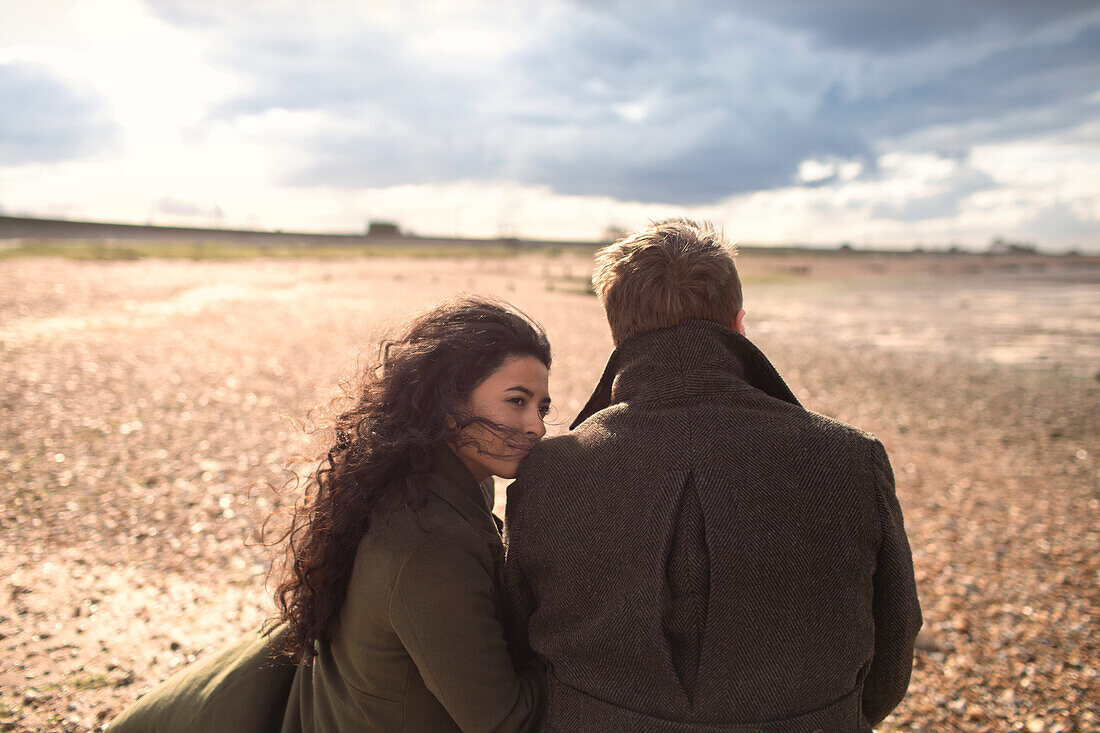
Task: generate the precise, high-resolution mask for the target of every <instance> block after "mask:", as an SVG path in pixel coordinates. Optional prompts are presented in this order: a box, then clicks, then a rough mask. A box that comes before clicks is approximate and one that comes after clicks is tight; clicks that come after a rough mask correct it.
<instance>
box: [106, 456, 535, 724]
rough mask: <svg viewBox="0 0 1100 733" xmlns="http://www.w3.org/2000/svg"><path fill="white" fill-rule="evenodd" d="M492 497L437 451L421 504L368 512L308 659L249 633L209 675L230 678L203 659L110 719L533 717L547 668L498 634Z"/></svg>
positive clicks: (498, 572)
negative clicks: (294, 659)
mask: <svg viewBox="0 0 1100 733" xmlns="http://www.w3.org/2000/svg"><path fill="white" fill-rule="evenodd" d="M491 506H492V496H491V493H489V492H487V491H486V490H485V489H484V488H483V487H482V486H480V485H479V484H478V483H477V482H476V481H475V480H474V477H473V476H472V475H471V474H470V472H469V471H468V470H467V469H466V468H465V466H463V465H462V463H461V462H460V461H459V460H458V459H457V458H456V457H455V455H454V454H453V453H451V451H449V450H446V449H443V450H441V451H439V452H438V454H437V465H436V470H435V471H434V472H433V474H432V475H431V477H430V481H429V493H428V500H427V503H426V504H425V506H423V507H422V508H421V509H419V510H418V511H416V512H412V511H409V510H408V509H406V508H397V509H391V510H385V511H382V512H379V513H377V514H376V515H375V516H374V517H372V520H371V530H370V532H369V533H368V534H367V535H366V537H364V539H363V540H362V542H361V543H360V545H359V549H358V553H357V555H356V559H355V567H354V569H353V571H352V576H351V579H350V581H349V583H348V593H347V598H346V599H345V601H344V606H343V608H342V610H341V612H340V616H339V618H338V619H337V620H336V622H335V623H334V624H333V626H332V629H331V637H330V639H329V641H327V642H325V643H321V644H320V645H319V647H318V654H317V656H316V657H315V658H314V660H313V661H312V663H311V664H310V665H298V666H296V667H294V666H290V665H283V672H282V673H281V676H279V675H280V673H278V672H277V671H273V670H272V669H271V667H272V664H277V663H271V662H270V661H269V662H268V663H267V664H266V665H263V664H258V662H262V661H263V654H258V653H256V649H255V648H254V647H255V644H254V643H253V648H252V649H251V652H246V653H243V654H242V653H238V654H237V655H236V658H243V659H238V661H243V662H244V666H245V668H244V669H241V668H239V667H238V668H237V669H235V670H234V671H233V673H232V674H230V675H226V674H225V673H224V672H221V673H220V677H218V680H215V682H218V681H220V682H225V680H224V679H222V678H225V677H227V676H228V678H229V682H230V683H231V687H232V689H230V690H228V691H226V690H225V689H224V688H225V687H226V685H225V684H221V685H220V686H219V684H215V683H212V682H211V681H210V678H211V676H212V675H211V670H210V669H209V667H210V665H209V664H208V665H207V669H206V670H200V672H196V673H201V674H204V675H205V678H204V680H203V682H202V683H201V684H197V683H193V682H192V683H191V684H187V683H186V682H185V683H184V684H181V683H180V682H179V681H178V680H179V679H182V678H186V677H187V676H188V674H189V673H191V672H192V670H191V669H190V668H189V669H188V670H185V671H184V672H183V673H181V674H180V675H177V677H175V678H172V679H171V680H169V681H168V682H167V683H165V685H162V686H161V687H159V688H157V689H155V690H154V691H153V692H151V693H150V694H149V695H147V696H146V697H144V698H142V699H141V700H139V701H138V702H137V703H136V704H135V706H133V707H132V708H131V709H129V710H127V711H126V712H125V713H123V715H122V716H121V717H120V718H119V719H118V720H116V721H115V723H113V724H112V726H111V728H110V730H111V731H112V732H113V733H130V732H131V731H173V732H174V731H197V730H204V731H220V730H224V731H234V733H236V731H280V730H281V731H282V733H297V732H298V731H305V732H311V731H387V732H389V731H457V730H462V731H526V730H536V729H537V728H538V724H539V719H540V716H541V713H542V707H543V697H544V681H543V673H542V669H541V666H540V665H538V663H537V662H534V663H532V664H533V666H529V667H526V668H524V669H522V670H521V671H519V672H517V671H516V669H515V667H514V666H513V657H515V658H519V657H521V656H523V655H522V654H521V653H520V652H519V651H518V650H509V648H508V645H507V642H506V641H505V633H504V623H505V619H504V616H503V611H502V609H503V608H504V603H503V598H502V596H501V593H502V592H503V554H502V545H501V539H500V533H499V529H498V526H497V524H496V522H495V520H494V517H493V515H492V513H491ZM194 666H195V667H196V669H198V668H200V667H202V664H201V663H200V664H199V665H194ZM261 669H266V671H263V672H261ZM192 676H194V674H192ZM253 680H254V681H255V683H256V684H251V683H250V681H253ZM287 685H289V693H288V692H287V691H286V689H287ZM181 692H182V693H184V694H182V695H181ZM272 707H276V708H277V709H278V714H277V715H275V716H274V717H273V716H272V714H271V713H272V711H271V708H272ZM222 721H225V723H224V724H223V723H222Z"/></svg>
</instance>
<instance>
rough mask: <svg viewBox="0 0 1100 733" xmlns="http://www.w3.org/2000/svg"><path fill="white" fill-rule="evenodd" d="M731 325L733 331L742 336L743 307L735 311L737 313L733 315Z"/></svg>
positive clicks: (743, 325)
mask: <svg viewBox="0 0 1100 733" xmlns="http://www.w3.org/2000/svg"><path fill="white" fill-rule="evenodd" d="M731 325H732V326H733V330H734V331H737V333H739V334H741V335H742V336H744V335H745V309H744V308H742V309H741V310H739V311H737V315H735V316H734V317H733V323H732V324H731Z"/></svg>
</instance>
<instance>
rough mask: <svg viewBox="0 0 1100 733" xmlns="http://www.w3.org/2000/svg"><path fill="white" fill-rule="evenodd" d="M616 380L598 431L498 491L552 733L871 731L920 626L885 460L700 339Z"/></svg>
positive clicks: (733, 349) (633, 345) (634, 347)
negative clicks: (546, 679) (758, 727)
mask: <svg viewBox="0 0 1100 733" xmlns="http://www.w3.org/2000/svg"><path fill="white" fill-rule="evenodd" d="M613 361H614V363H613V364H611V365H609V373H608V374H607V375H605V377H606V378H605V381H604V383H603V385H602V388H603V391H604V392H605V394H603V395H599V393H600V392H601V389H600V388H598V389H597V393H598V394H597V395H595V396H594V398H593V404H591V406H590V409H589V410H588V412H592V411H593V410H594V411H595V412H594V414H592V415H591V416H590V417H588V419H587V420H585V421H584V422H583V423H582V424H581V425H580V426H579V427H578V428H577V429H576V430H575V431H574V432H573V433H571V434H569V435H568V436H563V437H561V438H557V439H554V440H550V441H547V442H546V443H545V444H544V445H543V446H540V447H539V448H538V449H537V450H536V451H535V452H533V453H532V454H531V456H530V457H529V458H528V461H527V462H526V464H525V465H524V467H523V469H522V471H521V473H520V476H519V479H518V480H517V482H516V484H514V485H513V487H512V489H510V491H509V497H508V533H509V548H508V560H507V574H508V581H509V591H510V593H511V595H512V598H513V600H514V602H515V613H514V615H515V617H516V620H517V624H518V628H519V629H520V630H521V633H524V631H525V632H526V634H527V637H528V641H529V643H530V645H531V648H532V650H533V651H534V652H535V653H536V654H538V655H540V656H541V657H542V658H543V659H544V660H545V661H546V662H547V663H548V664H549V666H550V669H551V680H550V682H551V690H550V703H549V709H548V719H547V721H548V724H549V726H552V727H554V728H555V729H559V730H586V729H596V728H603V729H619V730H640V729H652V730H669V731H673V730H679V729H681V727H679V726H675V725H671V727H670V724H674V723H689V722H690V723H695V724H699V723H714V724H718V723H721V724H737V723H761V722H765V721H779V720H787V721H788V723H789V726H790V729H791V730H799V729H802V728H805V730H807V731H809V730H812V729H813V728H814V727H824V728H826V729H834V730H835V729H842V730H843V729H847V730H858V729H860V728H861V727H864V726H865V725H866V722H865V721H862V720H861V717H860V714H861V708H862V712H863V714H864V715H866V716H867V717H868V718H870V719H871V721H872V722H878V720H879V719H881V718H882V717H884V716H885V715H886V713H888V712H889V710H890V709H892V708H893V707H894V706H895V705H896V704H897V702H898V701H899V700H900V698H901V696H902V695H903V694H904V692H905V688H906V686H907V683H908V678H909V670H910V666H911V661H912V641H913V637H914V636H915V634H916V630H917V629H918V628H919V626H920V611H919V607H918V606H917V600H916V593H915V587H914V583H913V575H912V561H911V558H910V555H909V548H908V544H907V542H906V540H905V535H904V530H903V528H902V524H901V514H900V509H899V508H898V506H897V501H896V498H895V497H894V491H893V478H892V476H891V474H890V469H889V464H888V461H887V459H886V455H885V452H884V451H883V449H882V446H881V445H880V444H879V443H878V442H877V441H875V440H873V439H872V438H870V437H869V436H867V435H865V434H863V433H861V432H859V431H856V430H854V429H852V428H849V427H847V426H844V425H842V424H840V423H837V422H835V421H832V420H829V419H827V418H824V417H821V416H819V415H815V414H813V413H810V412H807V411H806V410H804V409H802V408H801V407H800V406H799V405H798V404H797V401H796V400H795V399H794V397H793V395H791V394H790V391H789V390H788V389H787V388H786V385H784V384H783V382H782V380H781V379H780V378H779V377H778V375H777V374H776V373H775V371H774V369H772V368H771V365H770V364H768V362H767V360H766V359H765V358H764V357H763V355H762V354H760V352H759V351H757V350H756V349H755V347H753V346H752V344H751V343H750V342H748V340H747V339H745V338H744V337H742V336H740V335H738V334H736V333H734V332H733V331H732V330H730V329H728V328H725V327H723V326H720V325H718V324H715V323H711V322H706V321H692V322H688V323H684V324H681V325H680V326H676V327H673V328H668V329H663V330H659V331H653V332H650V333H647V334H643V335H642V336H639V337H637V338H635V339H632V340H631V341H630V342H628V343H627V344H626V345H625V346H624V347H623V348H621V349H620V350H619V351H618V352H616V356H615V357H614V359H613ZM611 380H613V382H612V381H611ZM612 384H613V387H612V386H611V385H612ZM608 387H610V394H606V392H607V391H608ZM605 404H607V405H609V406H608V407H606V408H605V409H600V408H604V405H605ZM872 658H873V659H874V664H873V665H872V664H871V662H872ZM865 681H866V689H864V687H863V686H864V683H865ZM861 698H862V699H861ZM815 711H816V712H815ZM798 716H802V717H798ZM716 729H720V728H716ZM692 730H696V728H692Z"/></svg>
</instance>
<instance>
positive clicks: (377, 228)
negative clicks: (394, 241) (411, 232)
mask: <svg viewBox="0 0 1100 733" xmlns="http://www.w3.org/2000/svg"><path fill="white" fill-rule="evenodd" d="M367 236H368V237H391V238H392V237H400V236H402V235H401V227H399V226H398V225H397V224H395V223H393V222H392V221H372V222H371V223H370V224H368V225H367Z"/></svg>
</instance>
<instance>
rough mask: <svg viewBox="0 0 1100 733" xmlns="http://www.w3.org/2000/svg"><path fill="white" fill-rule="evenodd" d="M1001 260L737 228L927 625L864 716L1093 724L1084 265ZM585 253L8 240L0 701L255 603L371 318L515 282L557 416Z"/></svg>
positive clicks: (1093, 588) (1098, 491)
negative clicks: (121, 252)
mask: <svg viewBox="0 0 1100 733" xmlns="http://www.w3.org/2000/svg"><path fill="white" fill-rule="evenodd" d="M1008 262H1009V261H1008V260H1003V259H998V260H987V259H982V258H958V257H956V258H948V257H941V258H936V257H933V256H927V257H922V258H912V257H910V258H902V257H895V258H888V257H883V258H852V259H850V260H842V259H838V258H836V257H814V256H799V257H778V256H775V257H770V256H765V255H759V254H754V253H746V254H745V255H742V272H743V274H744V276H745V279H746V284H745V294H746V301H747V308H748V310H749V320H748V327H749V336H750V338H753V339H754V341H756V342H757V343H758V344H759V345H760V346H761V347H762V348H763V349H764V351H765V352H766V353H767V354H768V355H769V356H770V357H771V358H772V361H773V362H774V363H775V365H776V366H777V368H778V369H779V371H780V372H781V373H782V374H784V376H785V377H786V378H787V381H788V382H789V383H790V384H791V386H792V388H793V389H794V391H795V393H796V394H797V395H798V396H799V399H801V400H802V401H803V404H804V405H806V406H807V407H808V408H809V409H812V410H815V411H817V412H821V413H824V414H828V415H831V416H833V417H836V418H839V419H841V420H844V421H846V422H850V423H852V424H855V425H857V426H859V427H861V428H864V429H866V430H869V431H871V432H874V433H876V434H877V435H878V436H879V438H880V439H881V440H882V441H883V442H884V443H885V445H886V447H887V449H888V451H889V452H890V456H891V460H892V462H893V465H894V471H895V474H896V476H897V485H898V494H899V497H900V499H901V503H902V507H903V509H904V511H905V517H906V526H907V529H908V532H909V537H910V541H911V544H912V546H913V554H914V559H915V563H916V567H917V578H918V583H919V588H920V593H921V598H922V604H923V607H924V611H925V628H924V630H923V632H922V634H921V637H920V639H919V642H918V646H919V649H918V652H917V656H916V662H915V669H914V675H913V682H912V685H911V686H910V691H909V695H908V697H907V698H906V699H905V701H904V702H903V703H902V704H901V706H900V707H899V708H898V709H897V711H896V712H895V713H894V715H893V716H891V718H889V719H887V721H886V722H885V723H884V724H883V725H882V726H881V728H880V729H881V730H889V731H943V730H968V731H969V730H973V731H985V730H989V731H1002V730H1028V731H1052V732H1053V731H1073V730H1080V731H1087V730H1096V729H1097V728H1098V727H1100V712H1098V711H1097V709H1096V700H1098V699H1100V694H1098V693H1100V689H1098V688H1100V682H1098V674H1100V655H1098V639H1097V631H1096V627H1097V617H1098V615H1100V613H1098V604H1097V601H1098V596H1100V593H1098V590H1097V588H1098V583H1097V581H1098V571H1100V559H1098V558H1100V529H1098V527H1100V522H1098V518H1100V488H1098V487H1100V480H1098V478H1100V464H1098V462H1097V453H1098V451H1100V444H1098V441H1097V437H1096V436H1097V435H1098V433H1100V430H1098V428H1100V410H1098V409H1097V408H1098V407H1100V400H1098V397H1100V373H1098V372H1097V369H1098V367H1100V358H1098V357H1100V339H1098V338H1097V336H1098V335H1100V288H1097V287H1096V286H1097V284H1098V283H1100V268H1098V266H1097V262H1096V261H1095V260H1092V261H1089V260H1075V261H1074V262H1073V263H1072V264H1071V265H1070V266H1067V262H1068V261H1061V262H1060V261H1057V260H1049V261H1048V260H1043V261H1042V262H1041V263H1039V264H1036V262H1038V261H1036V262H1024V263H1022V264H1019V263H1011V266H1007V265H1006V263H1008ZM588 267H589V262H588V260H586V259H584V258H582V257H580V256H574V255H561V256H558V257H547V256H535V255H522V256H517V257H513V258H504V259H496V260H479V259H451V260H444V259H436V260H415V261H414V260H401V259H358V260H346V261H331V260H330V261H305V260H303V261H269V260H255V261H247V262H235V263H218V262H184V261H170V260H150V261H139V262H112V263H96V262H85V263H80V262H70V261H65V260H59V259H25V260H8V261H4V262H0V405H2V410H3V416H4V419H3V421H2V422H0V466H3V467H4V468H5V469H6V470H5V472H4V481H3V484H2V485H0V527H2V533H0V578H4V579H5V580H4V581H3V585H2V586H0V730H69V731H85V730H94V729H97V728H99V727H101V726H102V725H103V724H104V723H105V722H106V721H107V720H109V719H110V717H111V716H112V715H113V714H114V713H116V712H117V711H118V710H120V709H121V708H122V707H123V706H124V705H126V704H127V703H128V702H130V701H131V700H133V699H134V698H135V697H137V696H138V695H139V694H140V693H141V692H143V691H144V690H146V689H148V688H149V687H150V686H151V685H153V684H155V683H156V682H158V681H159V680H161V679H163V678H164V677H166V676H168V675H169V674H170V673H172V671H173V670H174V669H175V668H177V667H179V666H180V665H183V664H185V663H187V662H188V661H191V660H193V659H194V658H195V657H196V656H198V655H200V654H202V653H203V652H204V651H206V650H208V649H212V648H216V647H218V646H220V645H223V644H225V643H227V642H230V641H232V640H234V639H235V638H236V637H237V636H238V635H239V634H240V633H241V632H243V631H245V630H246V629H250V628H253V627H255V626H257V625H258V624H259V623H260V622H261V621H262V620H263V619H264V618H265V617H266V616H267V615H268V614H269V613H270V612H271V610H272V608H273V606H272V604H271V600H270V596H269V593H268V592H267V590H265V587H264V582H265V574H266V571H267V567H268V565H269V563H270V560H271V553H270V552H269V551H268V550H267V549H265V548H264V547H263V546H261V545H259V544H258V542H257V539H258V534H257V530H258V528H259V527H260V525H261V524H262V522H263V520H264V519H265V518H266V517H267V516H268V515H269V514H270V513H271V511H272V510H273V509H275V508H276V507H278V506H281V505H286V504H287V503H289V502H291V501H292V500H293V497H292V495H290V494H286V493H280V492H276V491H273V490H272V489H271V488H270V485H274V486H282V485H283V483H284V482H285V480H286V478H287V475H288V474H286V472H285V471H284V469H283V466H284V465H285V463H286V462H287V461H288V460H289V459H290V458H292V457H293V456H294V455H295V454H297V453H299V452H301V451H302V450H303V449H304V448H306V447H307V444H308V440H307V436H306V433H305V426H306V425H307V423H306V422H305V417H306V415H307V413H308V412H309V410H310V408H311V407H313V406H315V405H318V404H321V403H324V402H325V401H326V400H327V399H329V398H331V397H332V396H333V395H334V394H336V387H337V384H338V381H339V379H340V378H341V376H347V375H349V374H351V373H352V372H353V371H354V370H355V368H356V364H357V362H358V363H362V362H363V361H369V359H370V357H371V356H372V354H373V352H372V350H371V346H370V345H371V344H372V343H376V339H377V337H378V335H379V334H380V333H381V331H380V328H381V326H382V325H383V324H384V323H385V322H386V321H387V320H390V319H393V318H395V317H397V316H400V315H402V314H405V313H408V312H411V311H413V310H417V309H419V308H422V307H423V306H424V305H425V304H427V303H429V302H431V301H432V300H435V299H438V298H441V297H444V296H446V295H449V294H452V293H454V292H456V291H458V290H466V291H478V292H489V293H495V294H498V295H500V296H502V297H505V298H508V299H510V300H512V301H514V302H516V303H517V304H519V305H520V306H521V307H523V308H525V309H526V310H527V311H528V312H530V313H531V314H532V315H534V316H535V317H536V318H538V319H539V320H540V321H542V323H543V324H544V325H545V326H546V327H547V329H548V331H549V332H550V336H551V339H552V341H553V344H554V347H555V352H556V357H555V364H554V369H553V373H552V376H551V389H552V392H553V397H554V400H555V403H556V405H557V407H556V408H555V411H554V414H553V415H552V417H553V418H554V421H555V422H554V426H553V428H552V430H551V432H552V433H553V432H562V431H564V430H565V426H566V425H567V424H568V422H569V420H570V419H571V417H572V416H573V415H574V414H575V413H576V411H577V410H578V409H579V408H580V407H581V405H582V404H583V402H584V400H585V399H586V398H587V396H588V391H589V389H590V388H591V386H592V385H593V384H594V382H595V380H596V378H597V377H598V375H599V373H600V371H601V370H602V367H603V362H604V360H605V358H606V356H607V354H608V353H609V351H610V348H611V344H610V339H609V337H608V335H607V332H606V326H605V324H604V322H603V320H602V314H601V312H600V310H599V306H598V304H597V302H596V301H595V299H594V298H592V297H591V296H590V295H588V294H586V293H585V292H584V290H585V286H584V279H585V277H586V276H587V274H588ZM501 494H502V492H498V496H500V495H501ZM501 498H503V497H502V496H501Z"/></svg>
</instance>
